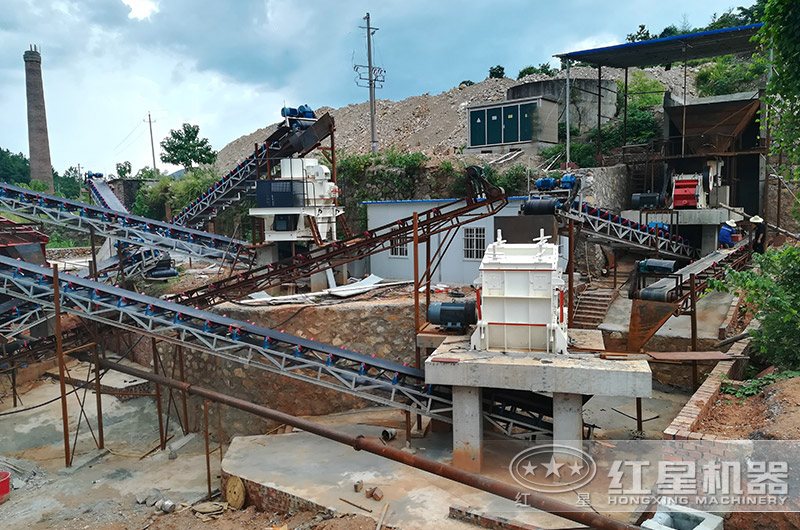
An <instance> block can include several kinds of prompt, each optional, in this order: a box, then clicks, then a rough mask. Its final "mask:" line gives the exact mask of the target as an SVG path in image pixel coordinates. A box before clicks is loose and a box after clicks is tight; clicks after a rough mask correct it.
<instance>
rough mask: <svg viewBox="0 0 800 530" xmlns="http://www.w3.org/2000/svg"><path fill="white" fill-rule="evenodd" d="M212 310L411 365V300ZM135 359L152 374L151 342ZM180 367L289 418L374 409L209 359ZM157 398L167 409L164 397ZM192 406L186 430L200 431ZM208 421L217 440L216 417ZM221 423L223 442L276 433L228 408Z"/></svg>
mask: <svg viewBox="0 0 800 530" xmlns="http://www.w3.org/2000/svg"><path fill="white" fill-rule="evenodd" d="M215 311H216V312H218V313H221V314H226V315H227V316H229V317H231V318H235V319H238V320H249V321H251V322H255V324H257V325H260V326H264V327H268V328H273V329H279V330H282V331H285V332H286V333H291V334H293V335H298V336H301V337H306V338H313V339H314V340H316V341H318V342H323V343H326V344H331V345H334V346H340V347H346V348H347V349H350V350H353V351H356V352H359V353H365V354H368V355H376V356H377V357H381V358H385V359H388V360H391V361H394V362H398V363H409V364H413V362H414V356H415V354H414V308H413V302H412V301H410V300H408V301H406V300H401V301H389V302H384V301H369V302H352V303H343V304H337V305H327V306H326V305H311V306H297V305H287V306H278V307H258V308H249V307H243V306H233V305H231V304H225V305H222V306H218V307H217V308H215ZM135 338H136V337H134V340H135ZM158 349H159V352H160V355H161V356H162V363H163V364H164V368H165V369H166V370H165V371H166V373H167V374H168V375H170V376H171V377H174V378H177V374H178V372H177V370H176V371H174V372H173V360H174V359H175V358H176V357H177V355H176V352H175V346H173V345H172V344H168V343H165V342H161V343H159V344H158ZM134 360H135V361H136V362H138V363H140V364H143V365H145V366H150V367H152V354H151V346H150V340H149V339H145V340H142V341H140V343H139V344H138V345H137V347H136V348H135V350H134ZM184 365H185V376H186V380H187V381H188V382H189V383H192V384H196V385H198V386H201V387H204V388H209V389H212V390H216V391H219V392H222V393H225V394H229V395H231V396H235V397H238V398H241V399H244V400H247V401H252V402H254V403H257V404H260V405H264V406H267V407H270V408H273V409H277V410H280V411H282V412H286V413H289V414H295V415H300V416H305V415H310V416H314V415H322V414H329V413H332V412H337V411H343V410H349V409H353V408H360V407H365V406H371V405H372V404H373V403H372V402H370V401H365V400H362V399H360V398H356V397H354V396H351V395H348V394H344V393H342V392H338V391H335V390H330V389H327V388H324V387H322V386H319V385H313V384H310V383H305V382H303V381H299V380H297V379H293V378H289V377H286V376H283V375H278V374H275V373H272V372H267V371H265V370H262V369H260V368H255V367H248V366H245V365H243V364H241V363H238V362H233V361H227V360H224V359H221V358H219V357H216V356H213V355H210V354H204V353H199V352H192V351H188V350H184ZM162 399H163V400H164V401H163V403H164V408H165V410H166V398H162ZM189 405H190V410H189V423H190V428H191V430H201V429H202V428H203V423H202V422H203V412H202V406H203V404H202V400H200V399H199V398H196V397H190V398H189ZM213 414H214V415H215V414H216V413H213ZM210 421H211V425H212V431H213V432H214V433H215V432H216V427H215V426H216V418H215V417H213V418H212V419H211V420H210ZM222 423H223V431H224V438H226V439H228V438H230V437H232V436H235V435H249V434H263V433H265V432H267V431H269V430H270V429H272V428H274V427H276V426H277V424H275V423H273V422H270V421H268V420H264V419H261V418H257V417H255V416H253V415H251V414H247V413H245V412H242V411H238V410H235V409H231V408H229V407H222Z"/></svg>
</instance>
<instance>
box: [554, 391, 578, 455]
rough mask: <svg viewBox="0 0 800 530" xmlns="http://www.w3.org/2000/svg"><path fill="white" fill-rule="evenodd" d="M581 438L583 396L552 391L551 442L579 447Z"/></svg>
mask: <svg viewBox="0 0 800 530" xmlns="http://www.w3.org/2000/svg"><path fill="white" fill-rule="evenodd" d="M582 440H583V396H581V395H580V394H564V393H561V392H553V443H556V444H561V445H568V446H570V447H575V448H576V449H580V447H581V441H582Z"/></svg>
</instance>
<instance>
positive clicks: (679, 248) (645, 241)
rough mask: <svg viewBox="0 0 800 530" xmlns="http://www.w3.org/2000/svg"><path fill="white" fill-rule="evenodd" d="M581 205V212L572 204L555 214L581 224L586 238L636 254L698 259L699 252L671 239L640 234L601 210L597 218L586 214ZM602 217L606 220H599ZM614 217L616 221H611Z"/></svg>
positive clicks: (650, 234)
mask: <svg viewBox="0 0 800 530" xmlns="http://www.w3.org/2000/svg"><path fill="white" fill-rule="evenodd" d="M581 204H582V205H581V208H578V207H576V205H577V203H573V204H572V207H571V208H570V209H569V210H567V211H566V212H558V215H560V216H562V217H565V218H568V219H574V220H575V221H577V222H580V223H583V226H584V230H586V229H588V230H590V233H588V234H587V235H588V236H590V237H596V238H598V239H603V240H605V241H608V242H611V243H623V244H625V245H626V246H630V247H635V248H638V249H640V250H646V251H653V250H656V249H658V253H659V255H661V256H666V257H671V258H676V259H680V260H689V259H694V258H697V257H699V254H700V251H699V250H698V249H697V248H695V247H693V246H691V245H688V244H687V243H686V242H684V241H678V240H673V238H672V237H663V236H662V235H659V233H658V232H659V230H656V232H655V233H651V232H650V231H649V230H648V231H642V230H639V229H636V228H633V227H632V226H630V225H631V223H630V222H629V223H628V225H627V226H626V225H625V224H623V221H625V220H624V219H622V218H621V217H618V216H615V215H614V214H611V213H609V212H606V211H604V210H600V209H598V210H597V214H595V215H592V214H589V213H588V211H583V210H585V209H587V207H592V206H590V205H588V204H587V203H585V202H584V203H581ZM592 208H593V207H592ZM603 215H604V216H606V217H607V218H604V217H602V216H603ZM615 217H616V220H612V219H614V218H615Z"/></svg>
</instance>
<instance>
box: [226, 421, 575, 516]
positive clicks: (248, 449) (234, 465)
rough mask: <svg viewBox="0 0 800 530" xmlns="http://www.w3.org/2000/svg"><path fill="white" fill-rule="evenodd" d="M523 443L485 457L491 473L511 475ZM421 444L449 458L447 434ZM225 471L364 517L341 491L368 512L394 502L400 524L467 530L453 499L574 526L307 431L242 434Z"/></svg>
mask: <svg viewBox="0 0 800 530" xmlns="http://www.w3.org/2000/svg"><path fill="white" fill-rule="evenodd" d="M336 429H337V430H342V431H345V432H350V433H353V434H363V435H366V436H379V435H380V430H381V428H380V427H376V426H366V425H341V424H338V425H336ZM504 443H505V442H504ZM508 443H509V444H516V443H519V442H517V441H513V442H508ZM403 444H404V442H403V441H402V440H395V441H393V442H391V443H390V445H395V446H397V447H401V446H402V445H403ZM521 447H523V446H520V447H517V446H515V445H509V446H507V447H506V449H508V451H507V452H506V453H505V454H504V455H503V458H506V460H505V461H503V460H502V459H500V458H499V457H498V455H497V454H489V455H487V458H489V459H490V462H489V463H487V465H486V466H485V467H486V468H487V472H485V474H492V475H494V476H493V478H497V479H498V480H510V477H509V475H508V458H511V457H512V456H513V455H514V454H516V452H518V451H519V450H520V448H521ZM415 450H416V452H417V455H421V456H424V457H426V458H431V459H434V460H438V461H441V462H445V463H450V458H451V452H450V437H449V435H448V434H447V433H432V434H430V435H429V437H428V438H427V439H426V440H424V441H420V442H417V443H415ZM501 462H502V463H501ZM222 471H223V472H224V473H228V474H231V475H236V476H239V477H241V478H242V479H243V480H245V481H254V482H256V483H258V484H262V485H264V486H265V487H267V488H272V489H275V490H278V491H279V492H282V494H283V495H290V496H295V497H299V498H302V499H305V500H307V501H310V502H313V503H315V504H317V505H320V506H323V507H327V508H329V509H331V510H335V511H338V512H341V513H359V514H362V515H364V512H362V511H361V510H358V509H357V508H354V507H352V506H350V505H348V504H347V503H345V502H343V501H341V500H339V498H340V497H341V498H344V499H347V500H349V501H351V502H354V503H356V504H359V505H361V506H365V507H367V508H370V509H372V514H368V515H371V516H373V517H376V518H377V516H379V514H380V511H381V509H382V507H383V504H384V503H386V502H388V503H389V504H390V506H389V510H388V513H387V519H386V523H387V524H388V525H390V526H393V527H396V528H436V529H441V530H451V529H452V530H463V529H464V528H465V525H464V523H463V522H459V521H455V520H452V519H449V518H448V512H449V507H450V506H454V505H461V506H470V507H471V508H472V509H475V510H478V511H482V512H488V513H491V514H493V515H499V516H504V517H508V518H509V519H515V520H519V521H522V522H525V523H528V524H531V525H535V526H538V527H543V528H563V527H565V526H570V523H569V522H567V521H565V520H564V519H560V518H558V517H555V516H553V515H550V514H547V513H543V512H537V511H535V510H532V509H525V508H520V507H517V506H515V503H514V502H513V501H510V500H506V499H502V498H500V497H497V496H494V495H491V494H489V493H485V492H482V491H478V490H475V489H473V488H470V487H467V486H464V485H461V484H458V483H455V482H452V481H450V480H447V479H444V478H442V477H438V476H436V475H431V474H429V473H426V472H424V471H420V470H418V469H415V468H412V467H408V466H405V465H402V464H399V463H397V462H394V461H391V460H387V459H385V458H381V457H379V456H376V455H373V454H370V453H365V452H363V451H361V452H356V451H354V450H353V449H352V448H350V447H348V446H345V445H342V444H339V443H336V442H333V441H331V440H327V439H324V438H320V437H318V436H315V435H312V434H309V433H303V432H296V433H291V434H283V435H271V436H247V437H236V438H234V439H233V440H232V441H231V445H230V447H229V448H228V450H227V452H226V453H225V458H224V459H223V461H222ZM358 480H362V481H364V490H366V489H368V488H370V487H374V486H379V487H380V489H381V490H382V491H383V492H384V494H385V497H384V499H383V501H382V502H377V501H374V500H372V499H367V498H366V497H365V495H364V491H362V492H360V493H356V492H354V491H353V484H354V483H355V482H357V481H358ZM563 499H564V501H565V502H571V503H574V499H575V495H574V493H572V492H571V493H570V494H564V497H563ZM573 526H574V525H573Z"/></svg>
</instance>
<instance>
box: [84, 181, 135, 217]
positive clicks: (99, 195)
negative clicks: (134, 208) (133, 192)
mask: <svg viewBox="0 0 800 530" xmlns="http://www.w3.org/2000/svg"><path fill="white" fill-rule="evenodd" d="M89 190H91V192H92V197H94V198H95V200H96V201H97V203H98V204H100V206H102V207H103V208H108V209H109V210H113V211H115V212H119V213H130V212H128V209H127V208H125V205H124V204H122V201H121V200H119V198H118V197H117V196H116V195H115V194H114V192H113V191H112V190H111V187H110V186H109V185H108V183H107V182H106V181H105V180H100V179H97V180H95V179H89Z"/></svg>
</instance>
